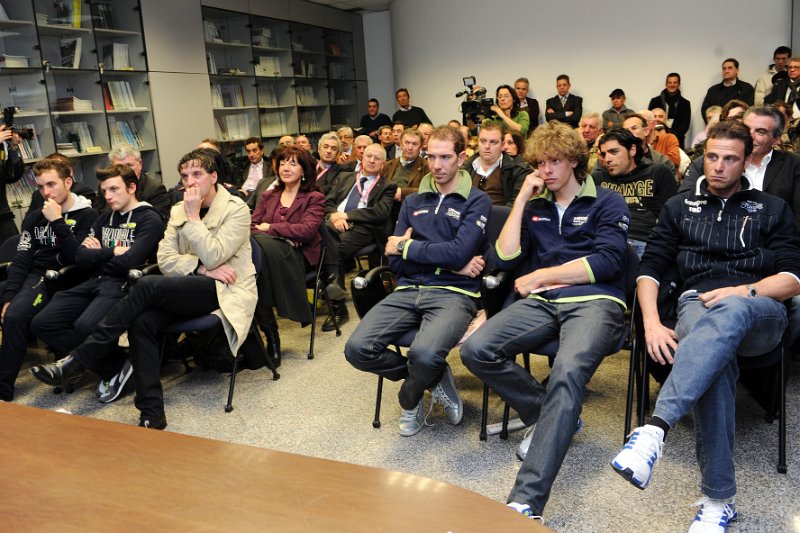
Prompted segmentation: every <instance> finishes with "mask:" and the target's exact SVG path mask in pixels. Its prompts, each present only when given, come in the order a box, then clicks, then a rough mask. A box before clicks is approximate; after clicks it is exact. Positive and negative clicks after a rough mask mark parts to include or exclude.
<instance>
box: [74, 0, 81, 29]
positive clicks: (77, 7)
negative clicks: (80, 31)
mask: <svg viewBox="0 0 800 533" xmlns="http://www.w3.org/2000/svg"><path fill="white" fill-rule="evenodd" d="M72 27H73V28H80V27H81V0H72Z"/></svg>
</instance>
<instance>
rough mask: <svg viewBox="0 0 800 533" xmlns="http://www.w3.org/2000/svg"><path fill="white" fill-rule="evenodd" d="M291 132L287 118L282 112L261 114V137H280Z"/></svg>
mask: <svg viewBox="0 0 800 533" xmlns="http://www.w3.org/2000/svg"><path fill="white" fill-rule="evenodd" d="M287 131H289V128H288V127H287V125H286V118H285V117H284V115H283V113H282V112H280V111H267V112H266V113H262V114H261V136H262V137H278V136H279V135H283V134H284V133H286V132H287Z"/></svg>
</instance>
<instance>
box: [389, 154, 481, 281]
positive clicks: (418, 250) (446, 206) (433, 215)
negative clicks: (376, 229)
mask: <svg viewBox="0 0 800 533" xmlns="http://www.w3.org/2000/svg"><path fill="white" fill-rule="evenodd" d="M456 179H458V180H459V182H458V186H457V187H456V190H455V191H454V192H452V193H450V194H448V195H446V196H444V197H442V196H441V195H440V194H439V192H438V191H437V190H436V188H435V184H434V180H433V177H432V176H431V175H430V174H427V175H425V176H424V177H423V178H422V182H421V183H420V185H419V192H416V193H413V194H410V195H409V196H407V197H406V199H405V200H403V205H402V206H401V207H400V215H399V217H398V219H397V227H396V228H395V232H394V234H395V235H403V234H404V233H405V232H406V230H407V229H408V227H409V226H410V227H411V228H412V233H411V240H409V241H408V242H407V243H406V247H405V249H404V250H403V255H402V256H397V255H393V256H391V257H389V266H390V267H391V270H392V272H394V273H395V275H396V276H397V285H398V288H400V289H402V288H407V287H413V286H425V287H440V288H445V289H449V290H454V291H457V292H462V293H465V294H468V295H469V296H473V297H477V296H478V295H479V294H478V291H479V290H480V283H481V280H480V278H468V277H466V276H460V275H458V274H455V273H454V272H453V271H454V270H460V269H461V268H462V267H463V266H464V265H466V264H467V262H469V261H470V260H471V259H472V258H473V257H474V256H476V255H479V254H481V253H483V252H484V250H485V248H486V242H485V239H486V237H485V233H486V222H487V220H488V218H489V213H490V211H491V208H492V202H491V200H490V199H489V196H487V195H486V193H484V192H483V191H481V190H479V189H477V188H475V187H473V186H472V180H471V179H470V177H469V174H467V173H466V172H465V171H463V170H461V171H459V176H458V177H457V178H456Z"/></svg>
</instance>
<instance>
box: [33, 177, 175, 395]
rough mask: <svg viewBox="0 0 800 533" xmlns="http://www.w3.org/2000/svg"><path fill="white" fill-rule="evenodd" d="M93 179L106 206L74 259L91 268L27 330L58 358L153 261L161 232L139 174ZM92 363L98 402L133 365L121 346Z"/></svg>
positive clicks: (123, 379)
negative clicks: (141, 193)
mask: <svg viewBox="0 0 800 533" xmlns="http://www.w3.org/2000/svg"><path fill="white" fill-rule="evenodd" d="M97 180H98V181H99V182H100V191H101V192H102V194H103V198H104V199H105V201H106V203H107V205H108V207H109V211H108V212H106V213H103V214H102V215H101V216H100V217H99V218H98V219H97V220H96V221H95V224H94V227H93V228H92V230H91V231H90V232H89V236H88V237H86V238H85V239H84V240H83V242H82V243H81V246H80V247H79V248H78V249H77V250H76V252H75V264H76V265H77V266H79V267H81V268H84V269H86V270H87V271H89V272H92V276H91V278H90V279H89V280H87V281H85V282H83V283H81V284H79V285H77V286H75V287H73V288H71V289H67V290H64V291H59V292H57V293H56V294H55V295H54V296H53V300H52V301H51V302H50V303H49V304H48V305H47V307H45V309H44V310H43V311H42V312H41V313H39V314H38V315H37V316H36V317H35V318H34V319H33V322H32V323H31V331H32V332H33V334H34V335H35V336H36V337H37V338H38V339H39V340H41V341H42V342H44V343H45V344H47V345H48V346H49V347H50V348H51V349H52V350H53V352H55V354H56V356H57V357H58V358H61V357H64V356H66V355H67V354H69V353H70V352H71V351H72V350H73V349H74V348H76V347H77V346H78V345H79V344H80V343H81V342H83V340H84V339H85V338H86V337H88V336H89V334H91V333H92V332H93V331H94V330H95V328H96V327H97V325H98V324H99V323H100V322H101V321H102V319H103V318H105V316H106V315H107V314H108V313H109V311H110V310H111V308H112V307H113V306H114V305H116V303H117V302H119V300H120V299H121V298H122V297H123V296H125V284H126V283H127V281H128V272H129V271H130V269H132V268H137V267H141V266H142V265H145V264H152V263H155V262H156V250H157V248H158V243H159V241H160V240H161V237H162V236H163V235H164V224H163V221H162V219H161V216H160V215H159V214H158V212H157V211H156V210H155V209H154V208H153V206H151V205H150V204H149V203H147V202H140V201H139V199H138V196H137V194H138V190H137V185H138V180H137V178H136V174H135V173H134V171H133V170H132V169H131V168H130V167H127V166H124V165H120V164H117V165H111V166H110V167H108V168H104V169H98V170H97ZM109 356H110V357H107V358H106V359H104V364H103V365H100V366H98V367H97V369H96V371H97V373H98V374H99V375H100V379H101V382H103V383H104V385H103V386H101V387H100V397H99V398H100V402H101V403H109V402H112V401H114V400H115V399H117V398H118V397H119V395H120V394H121V393H122V389H123V387H125V383H126V382H127V381H128V378H130V376H131V374H132V372H133V370H132V368H131V364H130V362H129V361H128V360H127V356H126V354H124V353H121V352H120V351H115V352H111V353H109Z"/></svg>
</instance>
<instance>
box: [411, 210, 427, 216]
mask: <svg viewBox="0 0 800 533" xmlns="http://www.w3.org/2000/svg"><path fill="white" fill-rule="evenodd" d="M428 211H429V210H428V209H417V210H416V211H412V212H411V216H412V217H418V216H420V215H427V214H428Z"/></svg>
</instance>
